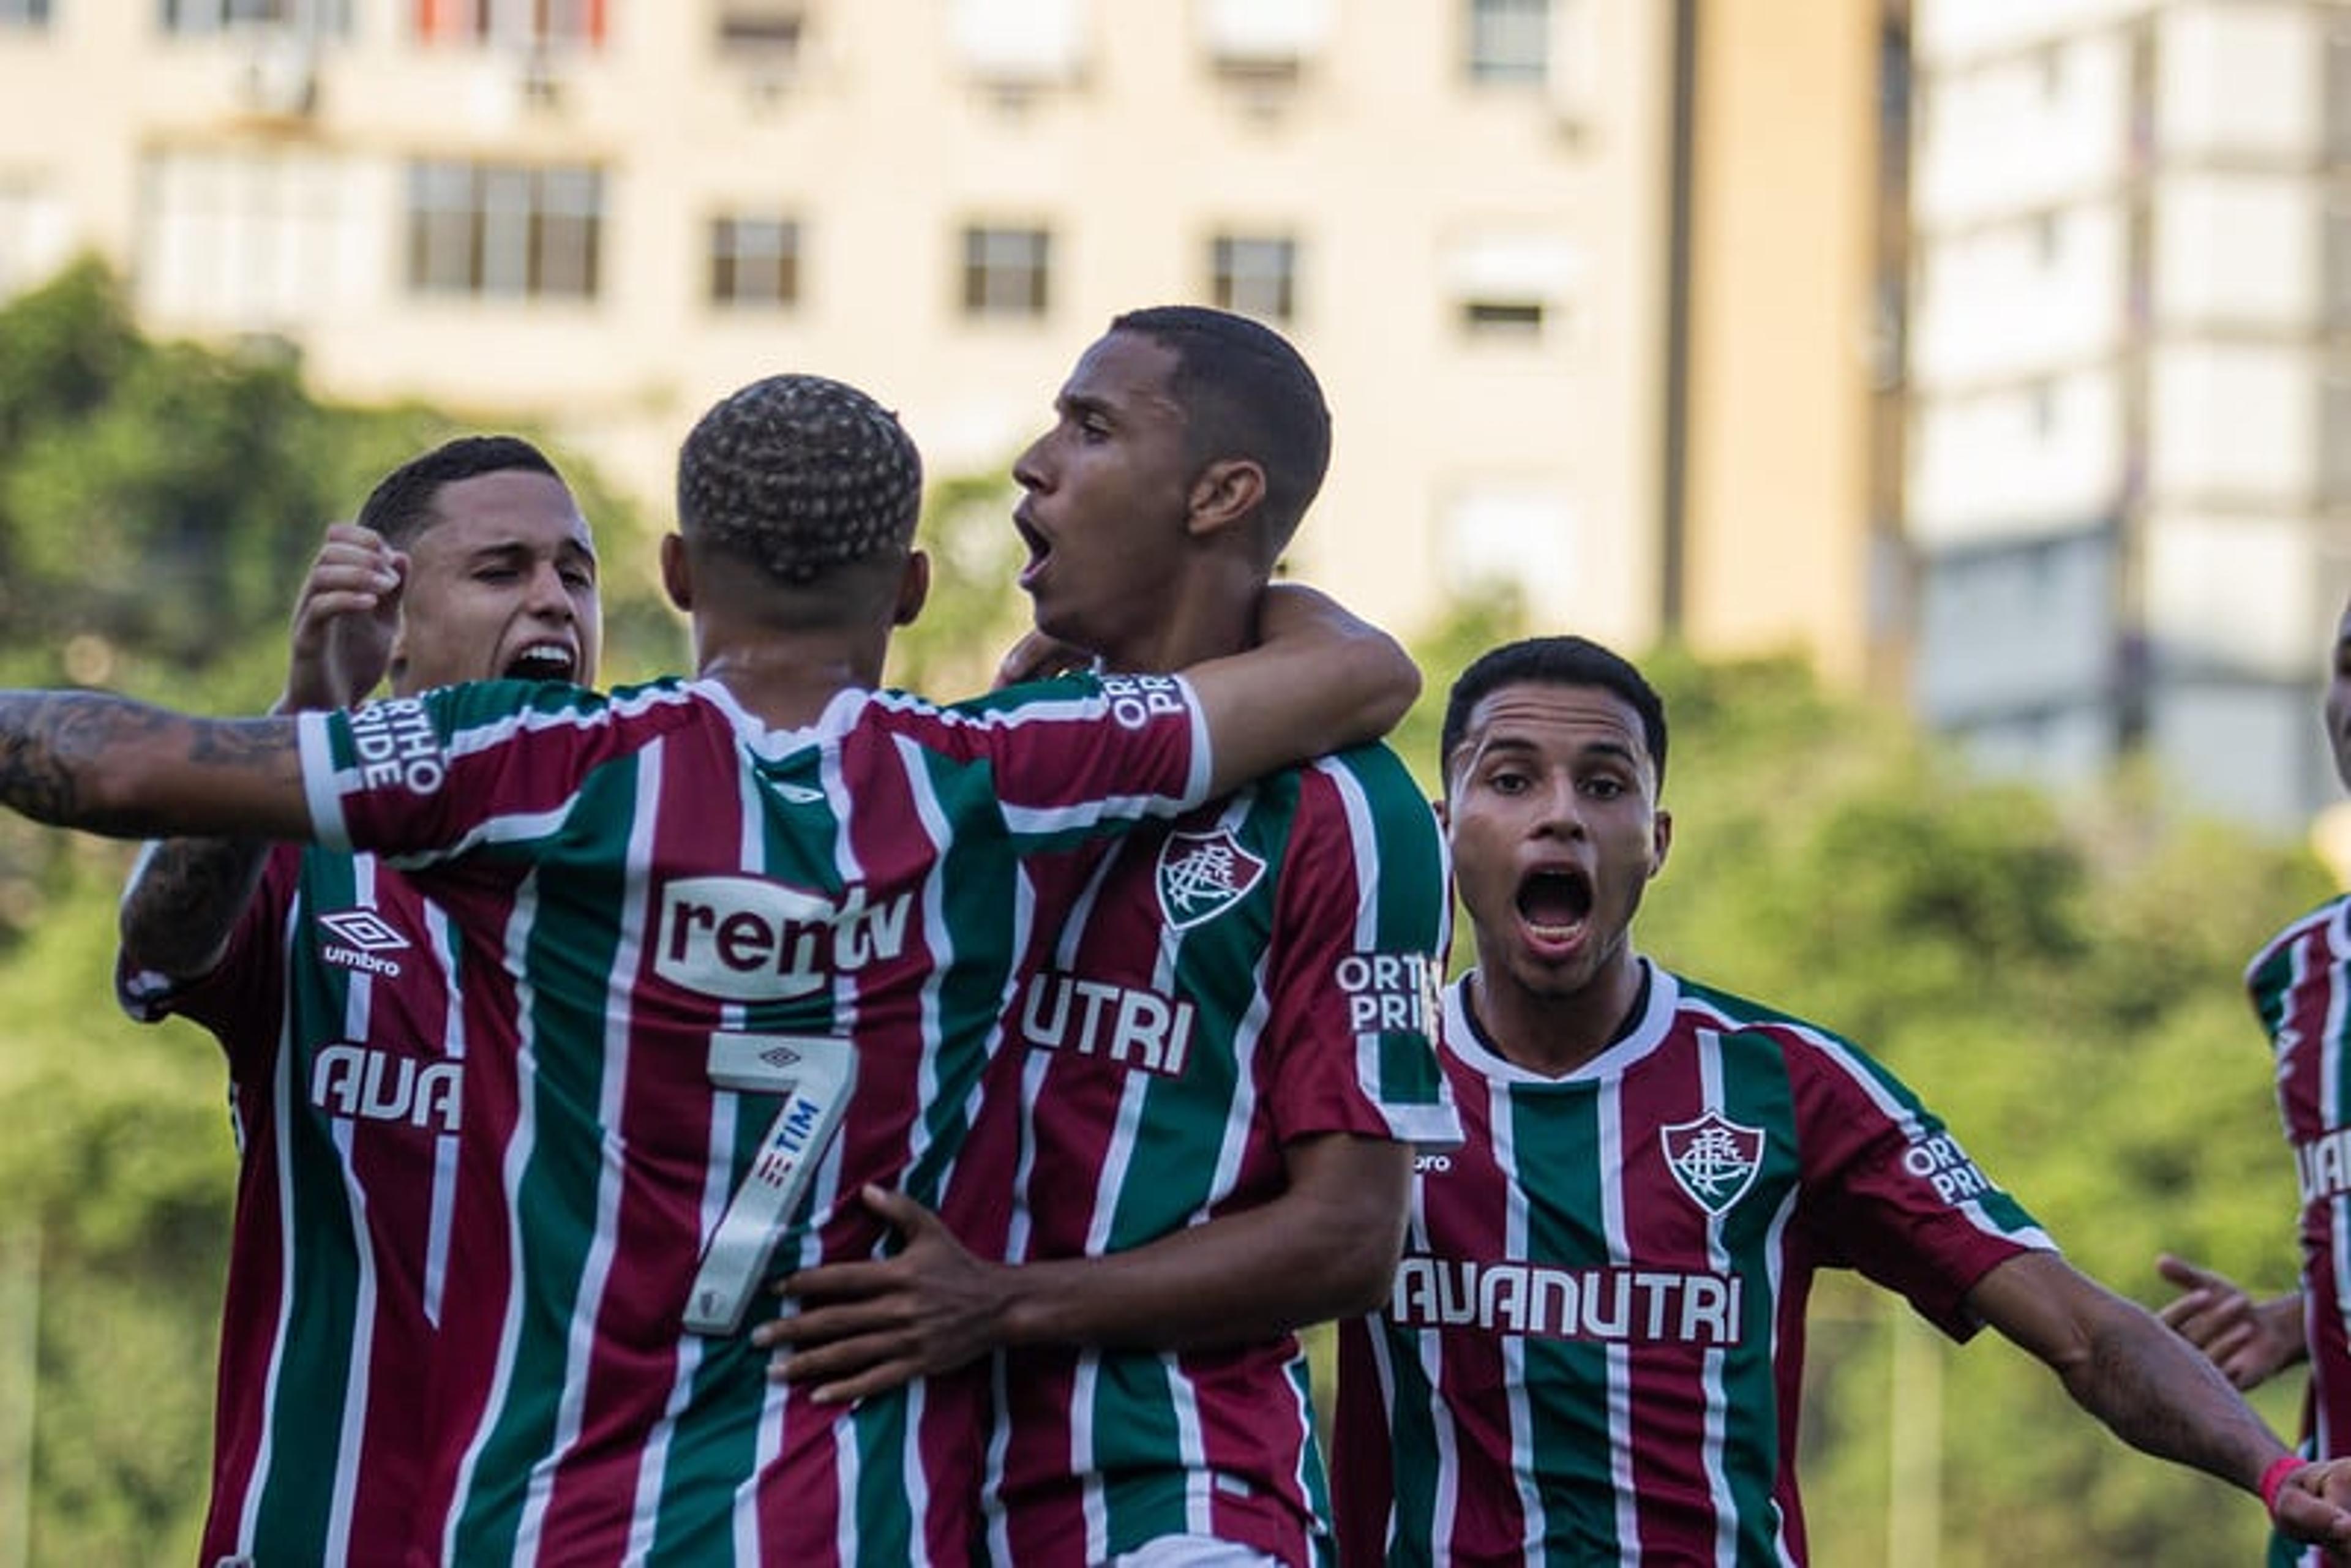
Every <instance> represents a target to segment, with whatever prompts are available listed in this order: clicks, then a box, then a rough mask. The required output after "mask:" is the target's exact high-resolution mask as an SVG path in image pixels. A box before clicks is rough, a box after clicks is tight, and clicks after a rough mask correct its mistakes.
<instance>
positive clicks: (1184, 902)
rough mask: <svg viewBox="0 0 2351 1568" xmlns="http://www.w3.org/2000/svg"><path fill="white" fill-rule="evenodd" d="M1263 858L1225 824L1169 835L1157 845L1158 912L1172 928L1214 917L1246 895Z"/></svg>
mask: <svg viewBox="0 0 2351 1568" xmlns="http://www.w3.org/2000/svg"><path fill="white" fill-rule="evenodd" d="M1264 874H1265V862H1264V861H1263V860H1261V859H1259V857H1258V856H1256V855H1253V854H1251V853H1249V851H1247V850H1245V849H1243V848H1242V847H1241V844H1240V841H1239V840H1238V839H1236V838H1234V837H1233V835H1232V833H1231V832H1230V831H1228V830H1227V829H1223V828H1219V829H1217V831H1215V832H1213V833H1170V834H1168V835H1167V841H1166V842H1165V843H1164V844H1162V845H1160V846H1159V913H1160V914H1161V915H1162V916H1164V917H1165V920H1166V922H1167V926H1168V929H1169V930H1171V931H1184V930H1188V929H1189V928H1191V927H1192V926H1195V925H1199V924H1200V923H1201V922H1202V921H1204V920H1213V919H1215V918H1216V917H1217V915H1222V914H1223V913H1224V912H1225V911H1226V910H1228V909H1230V908H1231V907H1232V906H1233V905H1234V904H1238V903H1239V902H1240V901H1241V900H1242V899H1244V898H1246V897H1248V896H1249V889H1251V888H1253V887H1255V886H1256V885H1257V880H1258V878H1259V877H1261V876H1263V875H1264Z"/></svg>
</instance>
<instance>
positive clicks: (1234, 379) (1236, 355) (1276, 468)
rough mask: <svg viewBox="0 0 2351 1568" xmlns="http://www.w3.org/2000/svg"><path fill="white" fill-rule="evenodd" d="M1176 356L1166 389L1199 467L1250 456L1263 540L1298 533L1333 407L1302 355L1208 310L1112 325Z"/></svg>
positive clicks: (1275, 337) (1160, 313)
mask: <svg viewBox="0 0 2351 1568" xmlns="http://www.w3.org/2000/svg"><path fill="white" fill-rule="evenodd" d="M1110 329H1111V330H1112V331H1113V332H1134V333H1139V334H1141V335H1142V336H1144V337H1146V338H1149V339H1151V340H1153V341H1154V342H1157V343H1161V344H1164V345H1165V346H1166V347H1167V348H1168V349H1169V350H1172V351H1173V352H1174V353H1175V372H1174V374H1173V375H1171V376H1170V377H1169V384H1168V391H1169V392H1171V393H1172V394H1173V395H1174V397H1175V402H1176V403H1177V404H1178V405H1179V406H1180V407H1181V408H1182V409H1183V410H1184V418H1185V426H1186V448H1187V450H1188V451H1189V453H1190V455H1191V458H1192V462H1193V464H1194V465H1200V464H1204V463H1208V462H1211V461H1213V460H1215V459H1217V458H1219V457H1247V458H1249V459H1250V460H1252V461H1254V462H1255V463H1257V464H1258V465H1259V466H1260V467H1262V468H1263V469H1264V470H1265V501H1264V518H1265V524H1266V530H1267V542H1268V544H1269V545H1270V548H1271V549H1272V550H1273V551H1274V552H1276V553H1279V552H1280V550H1281V549H1282V547H1283V546H1285V545H1287V544H1288V543H1289V542H1290V536H1291V535H1292V534H1294V533H1296V532H1297V531H1298V525H1299V522H1300V520H1301V519H1302V518H1303V517H1305V516H1306V508H1307V507H1310V506H1312V505H1313V504H1314V497H1315V495H1316V494H1317V493H1318V492H1319V491H1320V490H1321V489H1322V476H1323V474H1324V473H1325V472H1326V471H1328V470H1329V468H1330V466H1331V409H1330V405H1329V404H1327V403H1326V402H1323V401H1322V383H1321V382H1318V381H1316V380H1315V379H1314V372H1313V371H1312V370H1311V369H1310V368H1309V367H1308V365H1307V363H1306V361H1305V359H1304V357H1303V356H1301V354H1300V353H1299V351H1298V350H1296V349H1294V348H1292V347H1291V346H1290V340H1288V339H1286V338H1284V337H1283V336H1282V335H1281V334H1280V333H1279V332H1277V331H1275V330H1274V329H1272V328H1270V327H1268V326H1266V325H1264V324H1263V323H1261V322H1258V321H1253V320H1251V319H1249V318H1248V317H1246V316H1238V315H1235V314H1234V313H1233V312H1231V311H1229V310H1213V309H1210V308H1208V307H1207V306H1205V305H1155V306H1151V307H1149V308H1144V309H1141V310H1129V311H1127V312H1126V313H1125V314H1124V315H1123V316H1120V317H1118V318H1116V319H1113V321H1112V322H1111V324H1110Z"/></svg>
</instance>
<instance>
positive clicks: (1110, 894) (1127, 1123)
mask: <svg viewBox="0 0 2351 1568" xmlns="http://www.w3.org/2000/svg"><path fill="white" fill-rule="evenodd" d="M1056 869H1057V870H1058V871H1060V872H1061V873H1066V874H1068V875H1071V876H1072V877H1077V878H1081V886H1082V891H1081V893H1080V894H1079V896H1078V898H1077V901H1076V906H1075V910H1074V912H1073V913H1072V915H1071V917H1070V918H1069V920H1068V921H1067V923H1066V924H1064V925H1062V926H1061V928H1060V930H1059V931H1058V932H1048V933H1047V934H1046V935H1047V941H1046V944H1045V946H1044V947H1043V949H1042V950H1041V953H1040V957H1039V959H1038V961H1037V962H1035V963H1034V964H1033V965H1032V966H1031V967H1029V969H1028V971H1027V972H1026V973H1025V974H1024V975H1023V977H1022V978H1021V984H1020V994H1019V998H1018V1000H1017V1002H1016V1004H1015V1006H1014V1007H1013V1009H1012V1010H1011V1012H1010V1013H1009V1014H1008V1018H1007V1019H1006V1030H1007V1033H1008V1050H1007V1051H1005V1053H1004V1055H1003V1056H1002V1057H1001V1058H1000V1059H999V1061H998V1062H997V1063H996V1065H995V1067H994V1069H993V1072H994V1074H995V1076H993V1077H992V1078H991V1080H990V1082H989V1087H988V1092H987V1095H986V1097H985V1098H984V1100H983V1103H982V1110H981V1122H982V1125H981V1128H980V1130H979V1132H978V1133H977V1134H976V1135H975V1138H974V1141H973V1144H972V1145H971V1152H970V1155H969V1156H968V1159H967V1170H966V1171H965V1172H964V1173H963V1176H962V1177H961V1178H959V1185H960V1186H961V1187H962V1189H963V1190H959V1191H958V1192H957V1194H956V1199H957V1201H958V1204H959V1205H960V1204H961V1203H962V1202H963V1201H964V1200H965V1199H966V1198H967V1197H968V1196H969V1193H968V1189H969V1187H970V1186H977V1185H978V1184H981V1183H986V1184H988V1185H989V1186H990V1187H991V1190H992V1191H994V1192H999V1193H1000V1192H1001V1190H1002V1188H1001V1187H1000V1186H997V1185H996V1184H998V1183H1001V1182H1004V1181H1007V1180H1008V1181H1009V1186H1010V1194H1011V1207H1010V1213H1009V1219H1008V1226H1009V1229H1008V1234H1007V1235H1006V1236H1005V1238H1004V1252H1005V1255H1006V1256H1007V1257H1008V1258H1010V1259H1012V1260H1016V1261H1019V1260H1034V1259H1057V1258H1077V1257H1087V1256H1098V1255H1100V1254H1102V1253H1107V1252H1116V1251H1122V1250H1124V1249H1130V1248H1134V1247H1138V1246H1141V1245H1144V1243H1147V1242H1150V1241H1153V1240H1155V1239H1159V1238H1162V1237H1165V1236H1168V1235H1171V1234H1173V1233H1175V1232H1177V1231H1180V1230H1182V1229H1184V1228H1186V1227H1187V1226H1192V1225H1197V1224H1200V1223H1203V1222H1205V1221H1207V1220H1211V1219H1214V1218H1217V1217H1219V1216H1222V1215H1226V1214H1231V1213H1235V1212H1238V1211H1240V1210H1244V1209H1249V1208H1253V1207H1258V1206H1259V1205H1262V1204H1264V1203H1265V1202H1267V1201H1268V1200H1269V1199H1270V1198H1271V1197H1275V1196H1277V1195H1279V1194H1280V1191H1281V1190H1282V1188H1283V1186H1284V1185H1285V1175H1284V1165H1283V1147H1284V1145H1286V1144H1288V1143H1290V1141H1292V1140H1294V1139H1298V1138H1301V1137H1307V1136H1311V1135H1314V1134H1330V1133H1346V1134H1358V1135H1362V1136H1366V1137H1371V1138H1377V1139H1384V1140H1395V1141H1401V1142H1407V1143H1420V1144H1447V1145H1449V1144H1450V1143H1451V1142H1452V1141H1454V1140H1456V1139H1458V1136H1459V1127H1458V1121H1457V1120H1456V1118H1455V1116H1454V1114H1453V1110H1452V1107H1451V1104H1450V1103H1449V1098H1448V1096H1447V1092H1446V1089H1445V1081H1444V1076H1443V1073H1442V1071H1440V1069H1439V1068H1438V1065H1437V1059H1436V1053H1435V1051H1434V1047H1433V1040H1432V1026H1433V1022H1434V1014H1435V1008H1436V1000H1437V977H1438V976H1439V974H1440V973H1441V969H1440V967H1439V966H1440V965H1441V961H1442V955H1443V951H1444V946H1445V941H1446V936H1447V922H1448V919H1449V913H1450V903H1449V900H1448V898H1447V891H1446V889H1447V881H1446V873H1447V866H1446V859H1445V848H1444V843H1443V840H1442V838H1441V836H1440V834H1439V833H1438V831H1437V823H1436V820H1435V817H1434V815H1433V814H1432V812H1431V811H1430V810H1429V808H1428V803H1427V801H1426V799H1425V798H1424V797H1423V796H1422V794H1421V792H1420V790H1419V789H1418V788H1417V786H1416V784H1415V783H1414V781H1413V779H1412V778H1411V777H1410V775H1409V774H1408V773H1406V771H1405V768H1404V766H1403V764H1402V763H1401V762H1399V761H1398V760H1397V759H1396V758H1395V755H1394V754H1393V753H1391V752H1390V751H1388V750H1387V749H1386V748H1385V747H1367V748H1363V749H1359V750H1355V751H1350V752H1345V753H1342V754H1340V755H1338V756H1335V757H1331V758H1324V759H1322V761H1319V762H1317V763H1314V764H1312V765H1311V766H1309V767H1306V768H1300V769H1296V770H1293V771H1289V772H1284V773H1280V774H1276V775H1273V776H1271V777H1269V778H1267V779H1260V780H1259V781H1258V782H1257V783H1256V784H1255V785H1253V786H1252V787H1250V788H1249V789H1244V790H1243V791H1241V792H1240V793H1238V794H1237V795H1235V796H1232V797H1230V798H1229V799H1228V800H1224V801H1222V802H1219V803H1217V804H1213V805H1209V806H1206V807H1203V808H1201V809H1200V810H1196V811H1194V812H1191V813H1188V814H1187V815H1186V816H1185V817H1183V818H1181V819H1179V820H1177V821H1175V822H1173V823H1171V824H1166V825H1155V826H1153V827H1152V828H1150V829H1147V830H1145V831H1142V832H1139V833H1136V834H1134V835H1133V836H1131V837H1129V838H1126V839H1123V840H1120V841H1116V842H1115V843H1113V844H1110V845H1107V846H1104V847H1102V849H1100V850H1099V851H1096V852H1089V853H1087V854H1084V855H1081V856H1077V857H1072V859H1071V862H1068V863H1067V864H1065V865H1063V866H1061V867H1058V868H1056ZM974 1207H977V1208H979V1209H982V1210H986V1209H987V1207H988V1206H987V1205H986V1204H978V1205H975V1206H974ZM950 1219H951V1222H952V1223H955V1224H956V1228H957V1229H958V1230H959V1232H960V1233H962V1234H963V1235H964V1236H965V1237H966V1239H967V1240H976V1239H979V1238H980V1237H982V1236H983V1235H984V1234H985V1230H984V1224H983V1222H982V1221H980V1220H978V1219H976V1218H968V1217H967V1216H965V1215H964V1214H963V1213H962V1212H961V1210H960V1207H959V1208H958V1209H957V1210H955V1211H951V1214H950ZM982 1246H983V1249H985V1246H986V1243H985V1242H982ZM996 1397H997V1403H998V1425H997V1427H996V1430H995V1433H994V1435H993V1437H992V1439H991V1442H990V1448H989V1461H988V1478H987V1488H988V1490H987V1516H988V1548H989V1555H990V1557H991V1558H992V1559H993V1560H994V1561H997V1562H1000V1563H1020V1564H1023V1565H1024V1568H1025V1565H1029V1564H1040V1565H1044V1568H1052V1565H1055V1564H1071V1565H1073V1568H1074V1565H1081V1564H1085V1563H1099V1562H1102V1561H1103V1560H1104V1559H1105V1558H1106V1557H1108V1556H1110V1555H1111V1554H1113V1553H1117V1552H1131V1551H1134V1550H1135V1549H1136V1548H1138V1547H1140V1546H1142V1545H1143V1544H1144V1543H1145V1542H1150V1541H1152V1540H1154V1539H1157V1538H1161V1537H1165V1536H1171V1535H1182V1534H1191V1535H1200V1536H1209V1537H1215V1538H1217V1539H1221V1540H1224V1541H1228V1542H1238V1543H1242V1544H1245V1545H1249V1546H1251V1547H1254V1548H1256V1549H1257V1550H1259V1551H1261V1552H1266V1553H1268V1554H1270V1556H1272V1557H1273V1558H1275V1559H1277V1560H1279V1561H1280V1562H1284V1563H1305V1562H1309V1561H1314V1560H1318V1559H1320V1558H1322V1557H1323V1556H1325V1555H1327V1552H1328V1546H1329V1529H1328V1518H1329V1513H1328V1495H1327V1485H1326V1481H1325V1477H1324V1474H1323V1465H1322V1456H1321V1453H1320V1450H1319V1448H1318V1446H1317V1443H1316V1439H1315V1435H1314V1412H1313V1406H1312V1403H1311V1398H1310V1393H1309V1387H1308V1380H1307V1368H1306V1361H1305V1357H1304V1355H1303V1354H1301V1350H1300V1347H1299V1343H1298V1342H1297V1340H1296V1339H1295V1338H1294V1337H1293V1336H1290V1335H1288V1334H1284V1335H1281V1336H1280V1337H1279V1338H1277V1339H1272V1340H1269V1341H1267V1342H1265V1343H1254V1344H1245V1345H1240V1346H1237V1347H1233V1348H1230V1349H1219V1350H1216V1351H1187V1352H1184V1353H1181V1354H1175V1353H1170V1354H1154V1353H1150V1352H1143V1351H1103V1350H1082V1351H1081V1350H1078V1349H1074V1348H1062V1347H1024V1348H1020V1349H1017V1350H1014V1351H1010V1352H1008V1353H1006V1354H1003V1355H1002V1356H1000V1357H999V1358H998V1364H997V1367H996Z"/></svg>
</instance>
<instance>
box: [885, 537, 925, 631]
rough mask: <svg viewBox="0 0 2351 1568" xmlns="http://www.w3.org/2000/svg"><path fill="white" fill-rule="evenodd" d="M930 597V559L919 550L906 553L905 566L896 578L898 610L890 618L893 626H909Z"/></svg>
mask: <svg viewBox="0 0 2351 1568" xmlns="http://www.w3.org/2000/svg"><path fill="white" fill-rule="evenodd" d="M930 597H931V558H930V557H929V556H928V555H925V553H924V552H923V551H921V550H918V549H917V550H908V551H907V552H906V566H905V570H904V572H902V573H901V574H900V576H899V578H898V608H897V610H896V611H895V612H893V614H892V616H891V618H890V624H891V625H893V626H911V625H913V624H914V617H915V616H917V615H920V614H921V613H922V612H923V606H924V605H925V603H927V602H928V601H929V600H930Z"/></svg>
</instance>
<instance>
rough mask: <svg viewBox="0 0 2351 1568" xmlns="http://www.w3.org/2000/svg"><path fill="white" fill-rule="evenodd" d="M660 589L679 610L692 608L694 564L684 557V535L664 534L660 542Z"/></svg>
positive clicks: (689, 611)
mask: <svg viewBox="0 0 2351 1568" xmlns="http://www.w3.org/2000/svg"><path fill="white" fill-rule="evenodd" d="M661 576H662V591H663V592H664V593H666V594H668V595H669V601H670V602H671V603H672V604H674V605H676V606H677V607H678V608H679V609H680V610H682V611H684V612H687V613H689V614H690V613H692V612H693V610H694V565H693V563H692V562H691V561H689V560H687V559H686V557H685V536H684V535H683V534H674V533H673V534H664V535H663V536H662V542H661Z"/></svg>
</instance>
